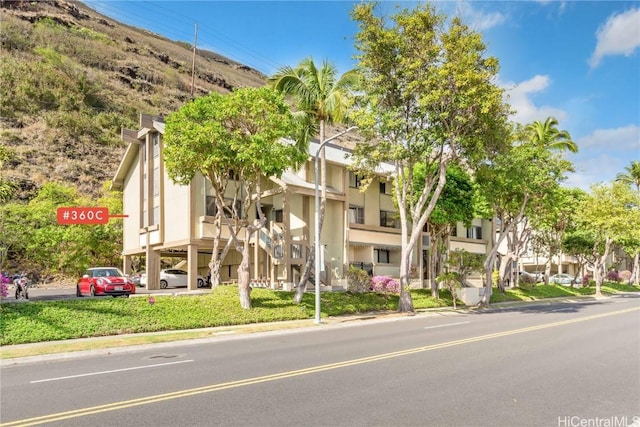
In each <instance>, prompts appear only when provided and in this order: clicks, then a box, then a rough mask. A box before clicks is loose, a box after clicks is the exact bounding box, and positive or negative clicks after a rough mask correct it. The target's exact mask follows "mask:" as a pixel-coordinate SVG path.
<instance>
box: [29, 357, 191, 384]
mask: <svg viewBox="0 0 640 427" xmlns="http://www.w3.org/2000/svg"><path fill="white" fill-rule="evenodd" d="M187 362H193V360H180V361H178V362H168V363H158V364H155V365H145V366H134V367H132V368H123V369H113V370H111V371H100V372H90V373H87V374H79V375H69V376H67V377H57V378H46V379H44V380H35V381H30V384H36V383H44V382H47V381H60V380H68V379H71V378H80V377H89V376H92V375H104V374H113V373H115V372H124V371H134V370H136V369H147V368H157V367H159V366H169V365H177V364H178V363H187Z"/></svg>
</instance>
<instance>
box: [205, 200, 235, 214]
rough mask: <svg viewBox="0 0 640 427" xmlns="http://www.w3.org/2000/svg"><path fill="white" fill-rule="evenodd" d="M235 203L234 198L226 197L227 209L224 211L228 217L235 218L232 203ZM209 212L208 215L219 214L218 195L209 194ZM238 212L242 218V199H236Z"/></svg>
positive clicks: (207, 207)
mask: <svg viewBox="0 0 640 427" xmlns="http://www.w3.org/2000/svg"><path fill="white" fill-rule="evenodd" d="M232 203H233V199H224V204H225V210H224V213H225V215H226V216H227V218H233V212H232V211H231V205H232ZM206 209H207V212H206V215H208V216H216V215H217V214H218V207H217V206H216V197H215V196H207V206H206ZM236 213H237V215H238V218H242V202H241V201H240V200H236Z"/></svg>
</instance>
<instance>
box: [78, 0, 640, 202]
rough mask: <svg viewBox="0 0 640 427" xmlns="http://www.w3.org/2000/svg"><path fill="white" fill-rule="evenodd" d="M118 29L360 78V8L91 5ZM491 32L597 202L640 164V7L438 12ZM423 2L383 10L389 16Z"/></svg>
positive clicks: (531, 6)
mask: <svg viewBox="0 0 640 427" xmlns="http://www.w3.org/2000/svg"><path fill="white" fill-rule="evenodd" d="M84 3H85V4H87V5H88V6H90V7H92V8H93V9H95V10H97V11H98V12H100V13H102V14H105V15H107V16H109V17H111V18H113V19H115V20H117V21H120V22H124V23H127V24H130V25H133V26H136V27H139V28H144V29H147V30H149V31H152V32H154V33H158V34H161V35H163V36H165V37H167V38H169V39H171V40H180V41H184V42H188V43H191V44H193V43H194V35H195V28H196V25H197V46H198V48H199V49H206V50H211V51H213V52H216V53H218V54H221V55H224V56H226V57H228V58H229V59H232V60H234V61H237V62H240V63H242V64H245V65H248V66H250V67H253V68H255V69H257V70H259V71H261V72H262V73H264V74H266V75H271V74H273V73H275V72H276V71H277V70H278V69H279V68H281V67H284V66H295V65H297V64H298V63H299V62H300V61H301V60H302V59H304V58H307V57H312V58H313V59H314V60H315V61H316V63H320V62H322V61H323V60H327V61H329V62H331V63H333V64H334V65H335V66H336V68H337V69H338V70H339V72H341V73H342V72H345V71H347V70H349V69H351V68H354V67H355V66H356V65H357V63H356V61H355V59H354V55H356V54H357V53H358V52H357V51H356V49H355V47H354V37H355V34H356V33H357V31H358V28H357V24H356V22H354V21H353V20H352V19H351V15H350V11H351V10H352V9H353V5H354V4H355V2H352V1H346V0H334V1H303V0H299V1H269V0H267V1H213V0H209V1H206V0H202V1H176V0H165V1H118V0H85V1H84ZM432 3H433V4H434V5H435V7H436V8H437V9H438V10H439V11H440V12H442V13H444V14H445V15H446V16H448V17H449V18H452V17H456V16H457V17H460V18H461V19H462V21H463V22H464V23H465V24H467V25H469V26H470V27H471V28H473V29H474V30H476V31H478V32H480V33H481V34H482V36H483V40H484V42H485V44H486V46H487V50H486V55H487V56H494V57H496V58H497V59H498V60H499V63H500V71H499V74H498V78H497V80H496V84H498V85H499V86H501V87H503V88H504V89H505V94H506V96H508V99H507V102H508V103H509V104H510V105H511V107H512V109H513V110H515V111H516V112H515V114H514V115H513V117H512V120H513V121H515V122H518V123H522V124H527V123H531V122H533V121H534V120H540V121H544V120H545V119H546V118H547V117H550V116H552V117H555V118H556V119H557V120H558V122H559V126H558V128H559V129H560V130H566V131H568V132H569V133H570V135H571V138H572V140H573V141H575V142H576V143H577V144H578V147H579V151H578V153H576V154H572V153H564V154H563V156H564V157H565V158H566V159H567V160H570V161H571V162H573V164H574V168H575V172H574V173H569V174H568V176H567V180H566V181H565V182H564V184H563V185H564V186H566V187H578V188H581V189H583V190H586V191H589V189H590V187H591V186H592V185H594V184H598V183H608V182H611V181H612V180H614V179H615V176H616V175H617V174H618V173H624V172H625V167H628V166H630V164H631V162H632V161H633V160H640V2H639V1H551V0H539V1H506V2H503V1H436V2H432ZM416 4H417V2H390V1H383V2H381V3H380V5H379V11H380V13H381V14H386V15H387V16H390V15H392V14H393V12H394V10H395V8H396V7H397V6H400V7H403V8H408V9H412V8H414V7H415V5H416Z"/></svg>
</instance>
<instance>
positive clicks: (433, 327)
mask: <svg viewBox="0 0 640 427" xmlns="http://www.w3.org/2000/svg"><path fill="white" fill-rule="evenodd" d="M466 323H470V322H469V321H466V322H457V323H447V324H446V325H435V326H425V327H424V329H435V328H444V327H445V326H455V325H464V324H466Z"/></svg>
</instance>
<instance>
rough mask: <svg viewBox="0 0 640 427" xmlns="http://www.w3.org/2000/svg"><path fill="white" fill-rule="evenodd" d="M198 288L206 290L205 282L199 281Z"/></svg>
mask: <svg viewBox="0 0 640 427" xmlns="http://www.w3.org/2000/svg"><path fill="white" fill-rule="evenodd" d="M198 287H199V288H204V280H202V279H198Z"/></svg>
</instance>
